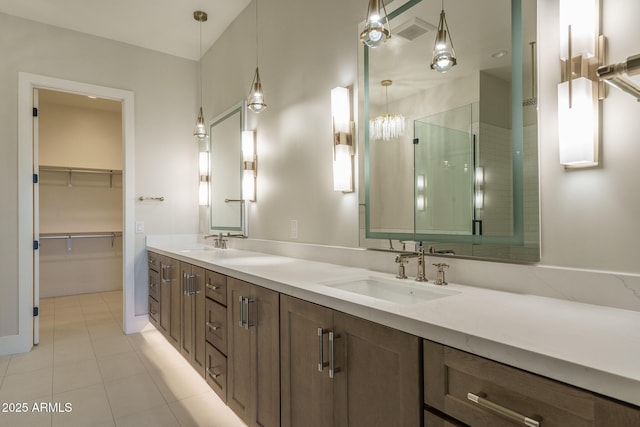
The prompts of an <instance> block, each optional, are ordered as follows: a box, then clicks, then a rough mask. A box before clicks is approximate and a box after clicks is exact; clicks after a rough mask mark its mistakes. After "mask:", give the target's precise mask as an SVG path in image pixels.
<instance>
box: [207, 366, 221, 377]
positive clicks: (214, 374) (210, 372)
mask: <svg viewBox="0 0 640 427" xmlns="http://www.w3.org/2000/svg"><path fill="white" fill-rule="evenodd" d="M213 368H214V367H211V368H209V369H207V374H208V375H209V376H210V377H211V378H213V379H214V380H215V379H217V378H218V377H219V376H220V375H222V374H216V373H215V372H214V371H213Z"/></svg>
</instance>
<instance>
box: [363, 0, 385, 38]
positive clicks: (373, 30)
mask: <svg viewBox="0 0 640 427" xmlns="http://www.w3.org/2000/svg"><path fill="white" fill-rule="evenodd" d="M380 12H382V13H383V15H380ZM389 38H391V29H390V28H389V20H388V19H387V9H386V8H385V7H384V2H383V0H369V7H368V8H367V19H366V21H365V24H364V31H362V33H360V41H361V42H362V43H364V44H366V45H367V46H369V47H378V46H380V45H381V44H382V43H384V42H386V41H387V40H389Z"/></svg>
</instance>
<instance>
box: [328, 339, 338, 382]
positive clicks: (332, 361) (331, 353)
mask: <svg viewBox="0 0 640 427" xmlns="http://www.w3.org/2000/svg"><path fill="white" fill-rule="evenodd" d="M338 338H340V335H338V334H334V333H333V332H329V378H333V377H334V376H335V374H337V373H338V372H340V368H336V363H335V352H334V347H333V342H334V341H335V340H336V339H338Z"/></svg>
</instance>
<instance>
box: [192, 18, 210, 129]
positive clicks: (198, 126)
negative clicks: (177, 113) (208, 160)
mask: <svg viewBox="0 0 640 427" xmlns="http://www.w3.org/2000/svg"><path fill="white" fill-rule="evenodd" d="M193 19H195V20H196V21H198V22H199V23H200V48H199V49H200V50H199V51H198V54H199V59H198V60H199V66H200V70H199V74H200V77H199V79H200V112H199V113H198V120H197V121H196V128H195V129H194V130H193V136H195V137H196V139H197V140H198V141H202V140H205V139H207V138H208V137H209V134H208V133H207V125H206V124H205V122H204V114H203V112H202V100H203V98H204V95H203V93H204V91H203V89H202V23H203V22H206V21H207V13H206V12H203V11H201V10H196V11H195V12H193Z"/></svg>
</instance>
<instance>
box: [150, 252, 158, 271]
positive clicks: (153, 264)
mask: <svg viewBox="0 0 640 427" xmlns="http://www.w3.org/2000/svg"><path fill="white" fill-rule="evenodd" d="M147 261H148V263H149V270H153V271H155V272H158V271H159V270H158V268H159V266H160V257H159V256H158V254H156V253H154V252H148V253H147Z"/></svg>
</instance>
